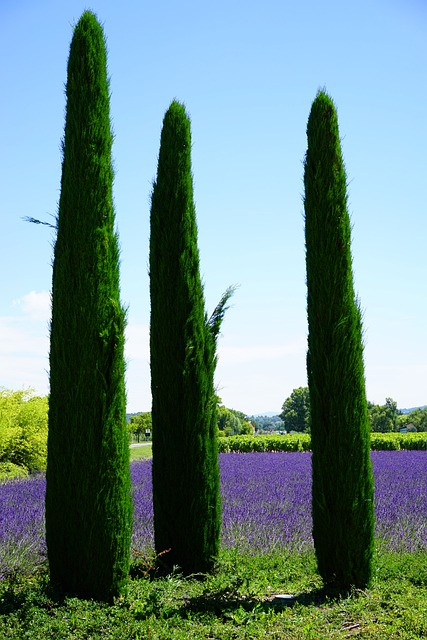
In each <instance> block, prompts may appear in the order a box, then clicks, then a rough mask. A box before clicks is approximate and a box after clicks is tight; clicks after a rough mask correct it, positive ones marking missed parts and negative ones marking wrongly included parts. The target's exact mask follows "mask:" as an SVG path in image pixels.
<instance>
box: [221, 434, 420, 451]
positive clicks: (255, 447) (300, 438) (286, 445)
mask: <svg viewBox="0 0 427 640" xmlns="http://www.w3.org/2000/svg"><path fill="white" fill-rule="evenodd" d="M218 446H219V451H220V453H250V452H253V451H311V438H310V435H309V434H306V433H295V434H285V435H272V436H230V437H228V438H220V439H219V441H218ZM371 449H372V450H373V451H396V450H399V449H406V450H414V449H427V433H372V434H371Z"/></svg>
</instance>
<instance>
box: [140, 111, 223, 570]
mask: <svg viewBox="0 0 427 640" xmlns="http://www.w3.org/2000/svg"><path fill="white" fill-rule="evenodd" d="M150 224H151V235H150V296H151V320H150V350H151V391H152V419H153V506H154V537H155V548H156V552H157V553H158V554H159V553H162V552H165V551H167V553H165V554H164V555H162V556H161V558H160V560H161V561H162V565H163V568H164V569H165V570H166V571H170V570H172V569H173V567H174V566H175V565H178V566H179V567H181V569H182V571H183V572H184V573H187V574H189V573H195V572H205V571H209V570H210V569H211V568H212V566H213V562H214V559H215V557H216V556H217V554H218V551H219V540H220V528H221V502H220V485H219V467H218V445H217V416H216V396H215V391H214V371H215V365H216V339H217V335H218V333H219V330H220V326H221V322H222V319H223V314H224V311H225V308H226V304H227V301H228V298H229V297H230V295H231V293H232V290H231V289H229V290H227V292H226V293H225V294H224V296H223V298H222V300H221V301H220V303H219V305H218V307H217V308H216V309H215V311H214V313H213V315H212V317H211V319H210V320H208V319H207V316H206V313H205V302H204V294H203V287H202V283H201V279H200V270H199V251H198V246H197V224H196V214H195V207H194V201H193V182H192V173H191V131H190V120H189V118H188V116H187V114H186V112H185V108H184V106H183V105H182V104H180V103H178V102H176V101H174V102H172V104H171V105H170V107H169V109H168V110H167V112H166V114H165V117H164V120H163V127H162V133H161V140H160V152H159V160H158V168H157V180H156V182H155V183H154V186H153V192H152V200H151V216H150Z"/></svg>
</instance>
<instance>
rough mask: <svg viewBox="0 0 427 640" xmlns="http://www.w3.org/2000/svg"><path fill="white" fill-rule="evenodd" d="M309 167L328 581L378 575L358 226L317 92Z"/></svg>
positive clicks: (315, 416) (335, 137)
mask: <svg viewBox="0 0 427 640" xmlns="http://www.w3.org/2000/svg"><path fill="white" fill-rule="evenodd" d="M307 139H308V148H307V154H306V158H305V166H304V186H305V199H304V207H305V240H306V262H307V291H308V293H307V313H308V355H307V372H308V383H309V389H310V406H311V440H312V448H313V471H312V473H313V499H312V500H313V501H312V513H313V537H314V544H315V550H316V557H317V563H318V569H319V572H320V574H321V576H322V578H323V581H324V583H325V584H327V585H329V586H331V587H335V588H339V589H343V590H346V589H348V588H350V587H351V586H354V587H357V588H364V587H366V586H367V585H368V584H369V582H370V579H371V571H372V569H371V567H372V554H373V535H374V512H373V506H374V505H373V498H374V487H373V478H372V470H371V460H370V430H369V419H368V413H367V402H366V392H365V377H364V364H363V335H362V319H361V311H360V306H359V303H358V300H357V299H356V297H355V293H354V286H353V270H352V256H351V248H350V240H351V225H350V218H349V214H348V210H347V181H346V173H345V168H344V163H343V158H342V154H341V145H340V138H339V132H338V118H337V113H336V109H335V106H334V103H333V101H332V100H331V98H330V97H329V96H328V95H327V94H326V93H325V92H323V91H319V93H318V94H317V97H316V99H315V100H314V102H313V105H312V108H311V112H310V116H309V119H308V124H307Z"/></svg>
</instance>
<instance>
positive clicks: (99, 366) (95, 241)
mask: <svg viewBox="0 0 427 640" xmlns="http://www.w3.org/2000/svg"><path fill="white" fill-rule="evenodd" d="M67 71H68V74H67V85H66V98H67V104H66V120H65V133H64V140H63V160H62V177H61V194H60V201H59V209H58V217H57V238H56V243H55V247H54V261H53V282H52V322H51V331H50V399H49V435H48V462H47V492H46V539H47V550H48V559H49V567H50V578H51V583H52V585H53V586H54V587H55V588H57V589H58V590H60V591H61V592H66V593H74V594H76V595H78V596H80V597H91V598H96V599H99V600H106V601H110V600H111V599H112V598H113V597H114V596H116V595H118V594H120V593H122V592H123V590H124V589H125V585H126V581H127V576H128V571H129V555H130V536H131V526H132V499H131V487H130V468H129V446H128V440H127V435H126V397H125V386H124V373H125V364H124V327H125V311H124V310H123V308H122V306H121V303H120V291H119V247H118V237H117V234H116V231H115V213H114V207H113V197H112V184H113V169H112V161H111V146H112V133H111V127H110V116H109V81H108V77H107V66H106V46H105V39H104V34H103V30H102V28H101V26H100V24H99V23H98V21H97V19H96V17H95V16H94V14H92V13H91V12H89V11H85V12H84V13H83V15H82V17H81V18H80V20H79V22H78V24H77V25H76V27H75V29H74V34H73V38H72V42H71V47H70V53H69V59H68V70H67Z"/></svg>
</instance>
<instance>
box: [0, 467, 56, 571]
mask: <svg viewBox="0 0 427 640" xmlns="http://www.w3.org/2000/svg"><path fill="white" fill-rule="evenodd" d="M45 492H46V479H45V476H44V475H42V474H40V475H37V476H35V477H32V478H24V479H20V480H12V481H9V482H5V483H3V484H0V579H2V578H3V577H4V576H6V575H10V574H14V573H16V572H19V571H26V572H27V573H31V572H32V571H34V570H35V569H37V567H39V566H40V565H42V564H44V563H45V560H46V541H45V528H44V497H45Z"/></svg>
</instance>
